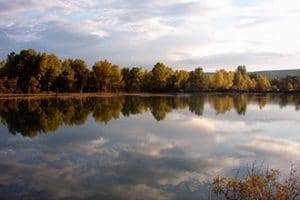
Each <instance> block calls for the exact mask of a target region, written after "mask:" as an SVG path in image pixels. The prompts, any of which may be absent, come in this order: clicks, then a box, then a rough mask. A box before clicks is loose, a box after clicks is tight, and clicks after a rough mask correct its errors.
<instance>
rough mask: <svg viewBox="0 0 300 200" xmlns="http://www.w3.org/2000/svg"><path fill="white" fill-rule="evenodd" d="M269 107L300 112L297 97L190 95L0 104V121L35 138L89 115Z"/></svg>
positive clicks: (158, 115)
mask: <svg viewBox="0 0 300 200" xmlns="http://www.w3.org/2000/svg"><path fill="white" fill-rule="evenodd" d="M268 103H272V104H277V105H279V106H280V107H284V106H285V105H287V104H294V105H295V106H296V108H295V109H296V110H299V109H300V96H299V95H260V96H259V95H246V94H236V95H212V94H207V95H191V96H187V95H185V96H153V97H143V96H117V97H107V98H83V99H64V100H61V99H30V100H1V101H0V118H1V122H2V124H4V125H5V126H6V127H7V128H8V129H9V132H10V133H12V134H16V133H21V134H22V135H24V136H29V137H34V136H36V135H37V134H39V133H47V132H50V131H55V130H57V129H58V128H59V127H60V126H61V125H67V126H73V125H81V124H84V123H85V122H86V120H87V119H88V117H89V116H90V115H91V116H92V117H93V118H94V119H95V121H97V122H100V123H108V122H109V121H110V120H113V119H118V118H120V117H121V116H122V115H123V116H125V117H127V116H130V115H136V114H141V113H143V112H146V111H149V112H150V113H151V114H152V116H153V117H154V119H155V120H157V121H160V120H163V119H165V118H166V116H167V114H168V113H169V112H171V111H172V110H173V109H189V111H190V112H192V113H194V114H196V115H198V116H201V115H202V114H203V112H204V107H205V105H206V104H208V105H209V106H210V107H212V108H213V109H214V110H215V112H216V114H223V113H225V112H228V111H231V110H233V109H234V111H235V112H236V113H237V114H239V115H245V114H246V111H247V105H248V104H257V105H258V106H259V108H260V109H262V108H263V107H264V106H265V105H267V104H268Z"/></svg>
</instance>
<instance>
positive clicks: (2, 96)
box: [0, 91, 300, 100]
mask: <svg viewBox="0 0 300 200" xmlns="http://www.w3.org/2000/svg"><path fill="white" fill-rule="evenodd" d="M193 94H229V95H235V94H255V95H265V94H272V95H276V94H277V95H280V94H300V91H281V92H274V91H265V92H257V91H256V92H255V91H251V92H249V91H201V92H200V91H199V92H132V93H130V92H118V93H114V92H98V93H53V92H51V93H29V94H0V100H3V99H43V98H58V99H64V98H88V97H115V96H140V97H149V96H178V95H193Z"/></svg>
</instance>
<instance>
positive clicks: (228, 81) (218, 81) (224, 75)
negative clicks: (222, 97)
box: [211, 69, 233, 90]
mask: <svg viewBox="0 0 300 200" xmlns="http://www.w3.org/2000/svg"><path fill="white" fill-rule="evenodd" d="M211 84H212V85H211V87H212V88H213V89H220V90H228V89H230V88H231V87H232V85H233V73H232V72H227V71H225V70H224V69H221V70H217V71H216V73H215V74H214V75H213V78H212V83H211Z"/></svg>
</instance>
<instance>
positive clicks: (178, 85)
mask: <svg viewBox="0 0 300 200" xmlns="http://www.w3.org/2000/svg"><path fill="white" fill-rule="evenodd" d="M188 78H189V73H188V72H187V71H185V70H176V71H175V73H174V74H173V79H172V80H173V82H172V88H173V89H174V90H185V89H186V87H187V81H188Z"/></svg>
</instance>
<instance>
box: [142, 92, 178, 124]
mask: <svg viewBox="0 0 300 200" xmlns="http://www.w3.org/2000/svg"><path fill="white" fill-rule="evenodd" d="M149 100H150V99H149ZM147 102H148V103H149V104H148V105H149V107H150V111H151V113H152V115H153V117H154V118H155V119H156V120H157V121H160V120H163V119H165V118H166V115H167V113H168V112H171V111H172V105H171V104H170V103H171V102H170V97H155V98H153V99H151V100H150V101H147Z"/></svg>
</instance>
